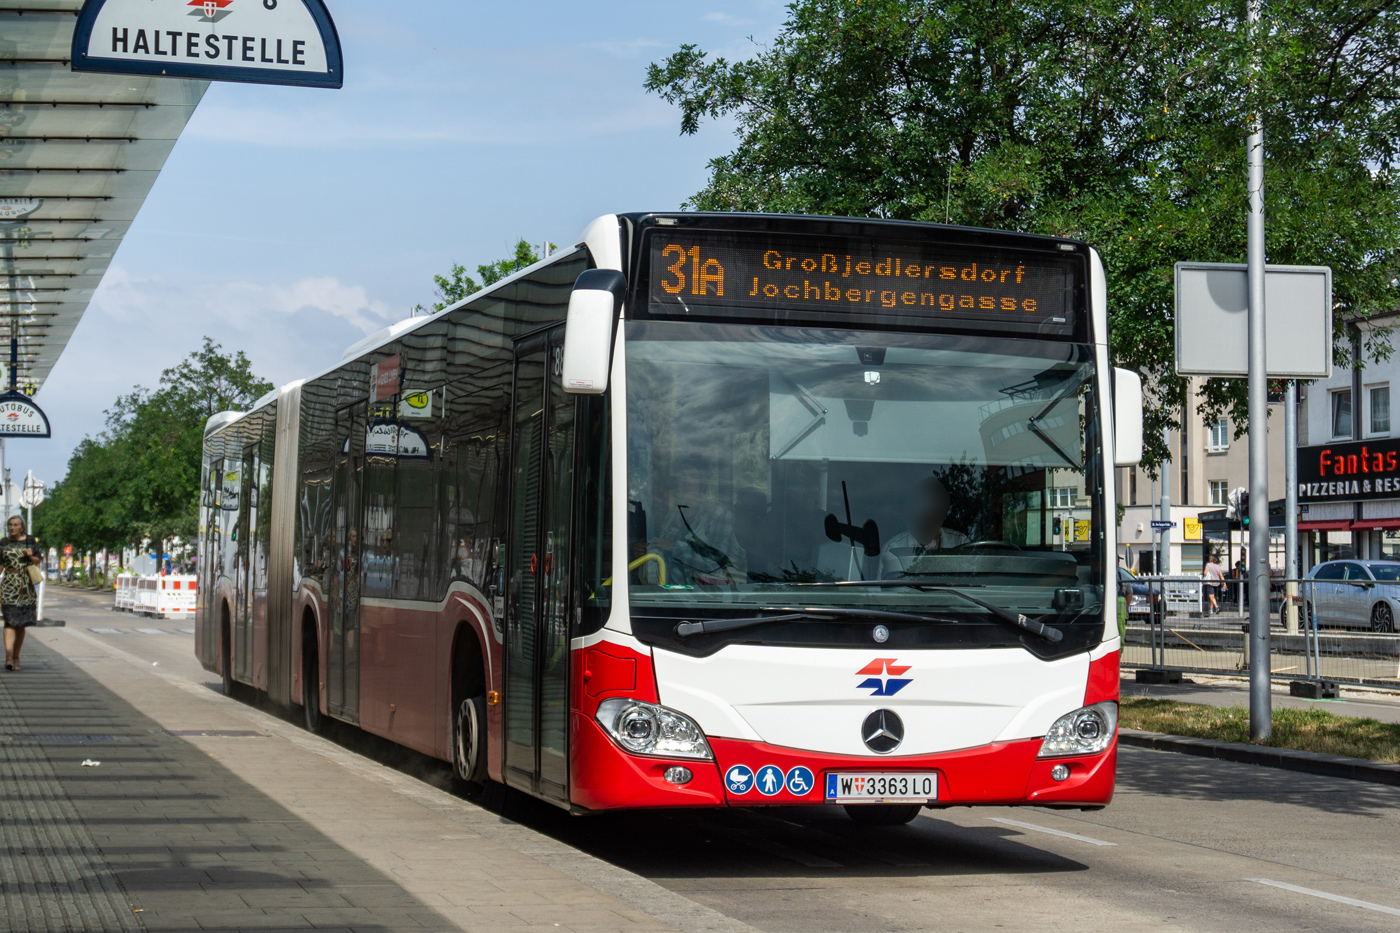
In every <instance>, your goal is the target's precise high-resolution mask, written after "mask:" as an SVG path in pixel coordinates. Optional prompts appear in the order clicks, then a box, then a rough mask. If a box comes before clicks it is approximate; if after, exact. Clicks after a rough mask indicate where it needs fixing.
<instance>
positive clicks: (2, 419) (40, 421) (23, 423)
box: [0, 392, 50, 437]
mask: <svg viewBox="0 0 1400 933" xmlns="http://www.w3.org/2000/svg"><path fill="white" fill-rule="evenodd" d="M49 434H50V432H49V418H48V416H47V415H45V414H44V411H43V409H41V408H40V407H39V406H38V405H36V404H34V402H33V400H32V399H30V398H29V397H28V396H26V395H21V394H20V393H18V392H9V393H6V394H5V395H0V437H48V436H49Z"/></svg>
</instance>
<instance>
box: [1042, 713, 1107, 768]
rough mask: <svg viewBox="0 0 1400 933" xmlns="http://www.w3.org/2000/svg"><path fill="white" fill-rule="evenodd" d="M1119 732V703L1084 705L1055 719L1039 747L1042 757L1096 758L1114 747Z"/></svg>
mask: <svg viewBox="0 0 1400 933" xmlns="http://www.w3.org/2000/svg"><path fill="white" fill-rule="evenodd" d="M1117 729H1118V704H1117V703H1115V702H1113V701H1111V700H1110V701H1108V702H1105V703H1095V704H1094V705H1093V706H1081V707H1080V708H1079V709H1077V710H1075V711H1074V712H1072V713H1066V714H1065V715H1063V716H1061V717H1060V718H1059V719H1057V720H1055V723H1054V725H1052V726H1051V727H1050V730H1049V731H1048V732H1046V733H1045V741H1043V742H1041V744H1040V755H1039V757H1041V758H1060V757H1064V756H1067V755H1097V754H1098V753H1099V752H1102V751H1104V750H1105V749H1107V748H1108V747H1109V746H1110V745H1112V744H1113V736H1114V734H1115V733H1116V732H1117Z"/></svg>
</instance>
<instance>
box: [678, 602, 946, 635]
mask: <svg viewBox="0 0 1400 933" xmlns="http://www.w3.org/2000/svg"><path fill="white" fill-rule="evenodd" d="M758 611H759V612H776V613H778V615H771V616H744V617H743V618H738V619H706V620H704V621H703V622H681V623H680V624H678V625H677V626H676V635H677V636H678V637H680V638H686V637H688V636H690V635H713V634H715V633H717V632H732V631H734V630H736V629H741V628H752V627H753V626H755V625H764V624H766V623H768V622H795V621H797V620H798V619H819V620H822V621H827V622H849V621H851V620H853V619H855V620H859V621H862V622H937V623H946V624H954V625H956V624H957V620H956V619H945V618H943V617H941V616H930V615H924V614H922V613H918V612H893V611H890V610H887V609H849V608H845V607H842V606H763V607H761V608H760V609H759V610H758Z"/></svg>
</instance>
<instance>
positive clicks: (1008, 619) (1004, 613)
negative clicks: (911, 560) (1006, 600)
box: [796, 580, 1065, 644]
mask: <svg viewBox="0 0 1400 933" xmlns="http://www.w3.org/2000/svg"><path fill="white" fill-rule="evenodd" d="M796 585H797V586H890V587H892V586H907V587H909V588H911V589H915V590H936V591H938V592H940V593H952V594H953V595H954V596H957V597H958V598H960V599H965V600H967V601H968V602H970V603H973V604H974V605H977V606H981V607H982V608H983V609H985V610H987V611H988V612H989V613H991V614H992V618H994V619H996V620H997V621H998V622H1004V623H1006V624H1007V625H1011V626H1014V627H1016V628H1018V629H1022V630H1024V631H1027V632H1030V633H1031V634H1032V635H1039V636H1040V637H1041V638H1043V639H1045V640H1046V641H1048V642H1050V643H1051V644H1057V643H1059V642H1061V641H1063V640H1064V637H1065V633H1064V632H1062V631H1060V630H1059V629H1057V628H1055V627H1054V626H1053V625H1046V624H1045V623H1044V622H1041V621H1040V620H1039V619H1032V618H1031V617H1030V616H1027V615H1024V614H1023V613H1020V612H1012V611H1011V610H1010V609H1003V608H1002V607H1001V606H997V605H995V604H993V603H989V602H986V601H985V600H981V599H978V598H977V597H976V596H973V595H972V594H970V593H965V592H963V589H962V588H961V587H957V586H953V585H952V584H951V583H925V582H923V581H921V580H838V581H835V582H831V583H799V584H796ZM974 585H976V586H980V585H981V584H974Z"/></svg>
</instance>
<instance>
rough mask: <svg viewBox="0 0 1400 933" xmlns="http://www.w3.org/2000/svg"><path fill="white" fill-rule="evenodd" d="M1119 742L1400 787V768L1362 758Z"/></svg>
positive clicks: (1151, 738)
mask: <svg viewBox="0 0 1400 933" xmlns="http://www.w3.org/2000/svg"><path fill="white" fill-rule="evenodd" d="M1118 741H1119V743H1120V744H1122V745H1132V746H1135V747H1137V748H1150V749H1155V750H1156V751H1161V752H1179V753H1181V754H1183V755H1196V756H1197V757H1200V758H1214V759H1215V760H1217V761H1233V762H1237V763H1239V764H1246V765H1261V766H1263V767H1266V768H1281V769H1282V770H1284V771H1301V772H1303V773H1305V774H1317V775H1321V776H1322V777H1339V778H1349V779H1351V780H1353V781H1368V782H1370V783H1372V784H1390V785H1395V786H1400V764H1391V763H1389V762H1385V761H1367V760H1366V759H1364V758H1346V757H1344V756H1342V755H1323V754H1319V753H1318V752H1300V751H1294V750H1293V749H1289V748H1269V747H1267V746H1262V745H1245V744H1243V743H1240V742H1212V741H1211V740H1210V739H1197V738H1192V737H1190V736H1184V735H1163V734H1162V733H1160V732H1141V731H1139V730H1137V729H1121V730H1119V732H1118Z"/></svg>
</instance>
